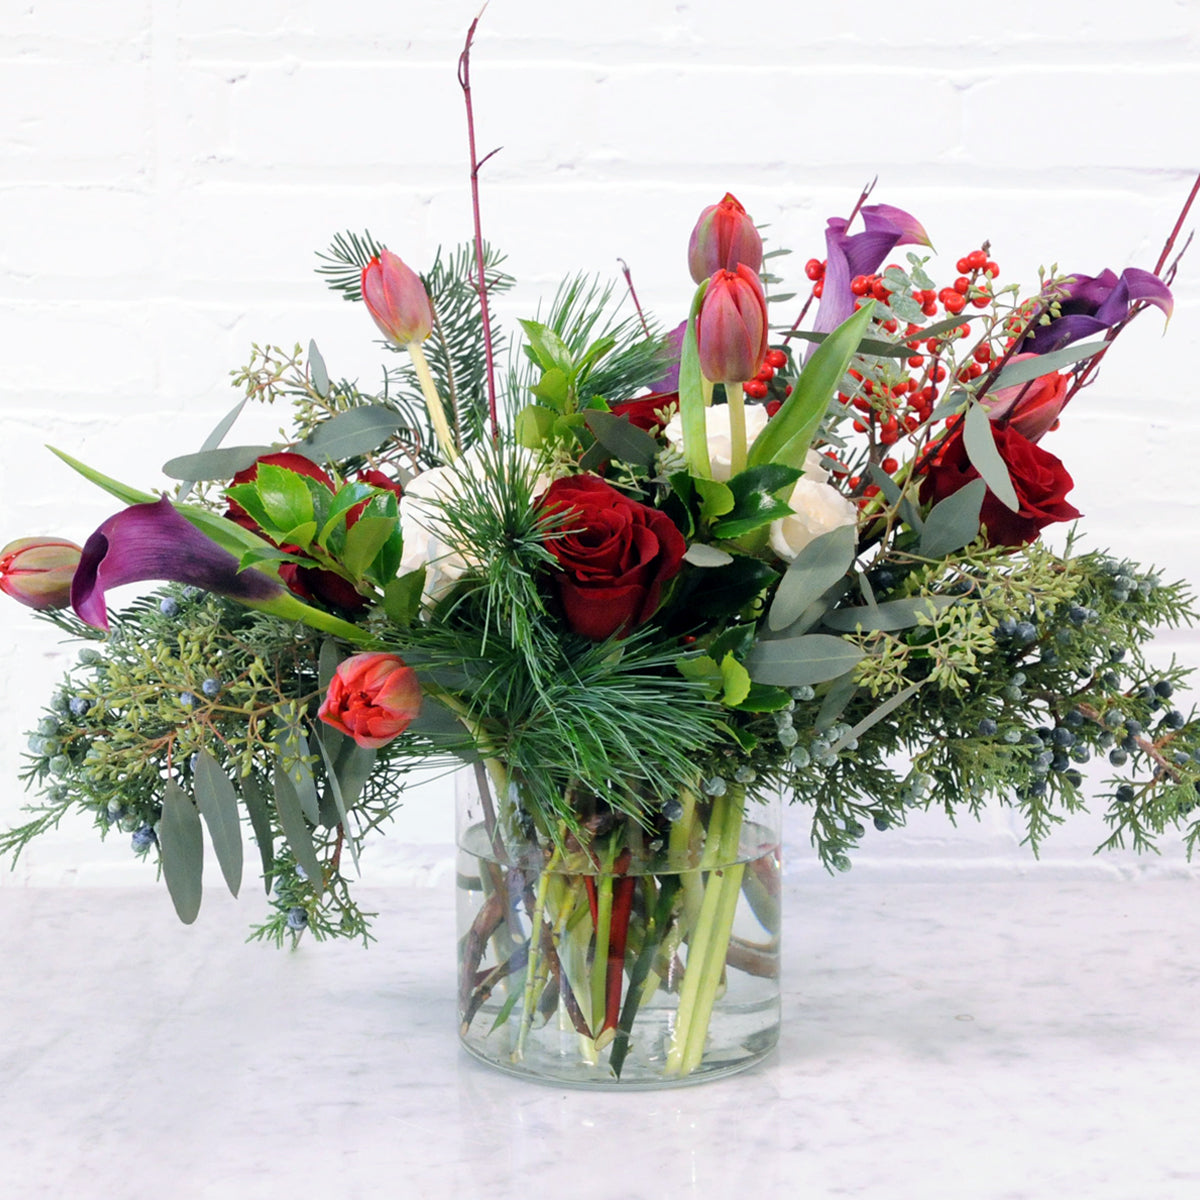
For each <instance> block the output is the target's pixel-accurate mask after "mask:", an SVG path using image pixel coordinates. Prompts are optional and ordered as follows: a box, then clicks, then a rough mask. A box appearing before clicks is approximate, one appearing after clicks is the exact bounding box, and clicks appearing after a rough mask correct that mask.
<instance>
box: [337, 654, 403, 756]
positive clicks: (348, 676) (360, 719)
mask: <svg viewBox="0 0 1200 1200" xmlns="http://www.w3.org/2000/svg"><path fill="white" fill-rule="evenodd" d="M420 711H421V685H420V683H419V682H418V680H417V673H416V671H414V670H413V669H412V667H409V666H406V665H405V662H404V660H403V659H402V658H398V657H397V656H396V655H394V654H379V653H365V654H354V655H352V656H351V657H350V658H348V659H346V661H345V662H343V663H341V664H340V665H339V666H338V668H337V670H336V671H334V673H333V678H332V679H331V680H330V681H329V688H328V690H327V691H326V693H325V699H324V700H323V701H322V703H321V707H320V709H318V711H317V716H318V717H320V718H321V720H322V721H324V722H325V723H326V724H327V725H332V726H333V728H334V729H337V730H340V731H341V732H342V733H344V734H346V736H347V737H352V738H353V739H354V740H355V742H357V743H358V745H360V746H363V747H364V748H366V749H378V748H379V747H380V746H386V745H387V743H388V742H390V741H391V740H392V739H393V738H394V737H397V736H398V735H399V734H401V733H403V732H404V730H406V729H407V728H408V726H409V724H410V723H411V722H412V720H413V718H414V717H416V716H417V714H418V713H419V712H420Z"/></svg>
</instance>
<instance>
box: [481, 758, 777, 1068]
mask: <svg viewBox="0 0 1200 1200" xmlns="http://www.w3.org/2000/svg"><path fill="white" fill-rule="evenodd" d="M498 790H499V789H498V788H497V787H496V786H495V779H494V778H491V777H489V771H488V769H487V767H485V766H484V764H482V763H481V764H478V765H477V767H476V768H475V769H473V770H472V769H468V770H466V771H464V772H463V773H462V774H461V775H460V777H459V784H458V789H457V791H458V868H457V908H458V933H459V945H458V964H459V965H458V969H459V978H458V982H459V987H458V998H459V1033H460V1037H461V1039H462V1042H463V1045H464V1046H465V1047H466V1049H467V1050H468V1051H469V1052H470V1053H471V1054H472V1055H474V1056H475V1057H476V1058H478V1059H481V1060H482V1061H484V1062H486V1063H488V1064H490V1065H491V1066H493V1067H496V1068H498V1069H500V1070H502V1071H505V1072H508V1073H510V1074H514V1075H519V1076H522V1077H525V1078H531V1079H540V1080H542V1081H545V1082H550V1083H555V1084H560V1085H561V1084H567V1085H575V1086H580V1087H601V1088H618V1089H626V1088H650V1087H670V1086H675V1085H679V1084H689V1083H695V1082H699V1081H701V1080H705V1079H712V1078H716V1077H719V1076H722V1075H728V1074H731V1073H733V1072H735V1071H740V1070H743V1069H745V1068H746V1067H748V1066H751V1065H752V1064H753V1063H755V1062H757V1061H758V1060H759V1059H761V1058H762V1057H763V1056H764V1055H766V1054H767V1053H769V1051H770V1050H771V1049H772V1047H773V1046H774V1045H775V1043H776V1041H777V1040H778V1033H779V1009H780V1001H779V925H780V878H779V871H780V854H779V843H780V836H779V823H780V805H779V801H778V799H777V798H776V799H775V800H772V801H767V802H763V801H760V800H758V799H751V798H748V797H747V796H746V795H745V792H744V789H742V788H739V787H737V786H736V785H730V786H728V787H727V789H726V790H725V791H724V792H723V793H722V794H721V795H718V796H714V795H709V794H705V793H704V791H703V790H702V789H701V788H700V787H699V781H697V787H696V789H695V790H694V791H685V792H684V793H683V794H681V795H680V797H679V798H678V800H671V801H668V802H667V803H666V804H663V805H662V806H661V809H660V810H659V811H657V812H648V813H644V814H641V815H640V817H639V818H638V819H634V818H632V817H629V816H625V815H623V814H617V813H613V812H611V811H609V810H608V809H607V808H606V806H605V804H604V801H603V798H602V797H585V798H581V797H579V796H576V795H572V796H569V797H564V806H567V805H569V806H570V807H571V811H572V812H574V813H576V814H577V815H578V820H577V821H572V822H571V823H570V824H572V825H574V826H575V828H574V830H573V831H565V830H564V828H560V829H558V830H557V831H556V833H555V834H554V835H553V836H552V835H550V834H549V833H547V832H546V831H545V830H543V829H539V828H538V825H537V823H536V822H535V821H534V820H533V819H532V817H531V816H530V813H529V810H528V808H527V807H526V806H525V805H524V803H523V798H522V789H521V787H520V784H519V783H514V782H513V781H511V780H506V786H505V787H504V790H503V794H502V795H500V796H497V794H496V793H497V791H498Z"/></svg>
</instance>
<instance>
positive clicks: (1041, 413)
mask: <svg viewBox="0 0 1200 1200" xmlns="http://www.w3.org/2000/svg"><path fill="white" fill-rule="evenodd" d="M1033 357H1034V355H1032V354H1018V355H1016V356H1014V357H1013V358H1011V359H1009V362H1010V363H1015V362H1023V361H1024V360H1025V359H1028V358H1033ZM1069 382H1070V380H1069V378H1068V377H1067V376H1066V375H1060V374H1058V372H1057V371H1051V372H1050V373H1049V374H1048V375H1039V376H1038V378H1037V379H1031V380H1030V381H1029V382H1028V383H1018V384H1014V385H1013V386H1012V387H1006V388H1001V389H1000V390H999V391H996V392H992V393H990V394H989V395H988V396H986V397H985V398H984V400H983V405H984V407H985V408H986V409H987V414H988V417H989V418H990V419H991V420H992V421H999V422H1000V423H1001V424H1003V425H1007V426H1009V427H1010V428H1012V429H1015V430H1016V431H1017V432H1018V433H1019V434H1020V435H1021V436H1022V437H1024V438H1028V439H1029V440H1030V441H1031V442H1037V441H1040V440H1041V437H1042V434H1044V433H1046V432H1047V430H1049V429H1050V428H1051V427H1052V426H1053V425H1054V422H1055V421H1057V420H1058V414H1059V413H1060V412H1062V410H1063V406H1064V405H1065V404H1066V402H1067V385H1068V383H1069ZM993 428H994V427H993Z"/></svg>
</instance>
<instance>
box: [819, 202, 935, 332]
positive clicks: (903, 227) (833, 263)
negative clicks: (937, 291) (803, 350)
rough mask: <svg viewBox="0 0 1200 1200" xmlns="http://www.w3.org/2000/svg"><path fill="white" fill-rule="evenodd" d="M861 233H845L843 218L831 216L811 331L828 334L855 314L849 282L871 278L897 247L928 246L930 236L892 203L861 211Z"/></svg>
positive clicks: (845, 226)
mask: <svg viewBox="0 0 1200 1200" xmlns="http://www.w3.org/2000/svg"><path fill="white" fill-rule="evenodd" d="M861 211H862V218H863V224H864V225H865V226H866V228H865V229H864V230H863V232H862V233H853V234H848V233H847V232H846V229H847V227H848V226H849V224H850V222H849V221H847V220H846V219H845V217H830V218H829V220H828V221H827V222H826V229H825V249H826V262H825V278H824V283H823V287H822V291H821V305H820V307H819V308H818V309H817V319H816V323H815V324H814V326H813V328H814V329H815V331H816V332H817V333H831V332H832V331H833V330H835V329H836V328H837V327H838V326H839V325H841V324H842V322H843V321H845V320H847V318H849V317H850V316H851V314H852V313H853V312H854V301H855V296H854V293H853V292H851V290H850V281H851V280H852V279H853V278H854V277H855V276H856V275H873V274H874V273H875V272H876V271H878V270H879V267H880V265H881V264H882V263H883V260H884V259H885V258H887V256H888V255H889V254H891V252H892V250H893V249H894V248H895V247H896V246H906V245H917V246H928V245H929V244H930V242H929V235H928V234H927V233H926V232H925V229H924V227H923V226H922V225H921V223H920V221H918V220H917V219H916V217H914V216H913V215H912V214H911V213H906V212H905V211H904V209H902V208H896V207H894V206H893V205H891V204H870V205H867V206H866V207H865V208H863V209H862V210H861Z"/></svg>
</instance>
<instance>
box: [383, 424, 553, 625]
mask: <svg viewBox="0 0 1200 1200" xmlns="http://www.w3.org/2000/svg"><path fill="white" fill-rule="evenodd" d="M483 453H484V451H483V447H482V446H480V445H476V446H472V447H471V449H470V450H468V451H467V452H466V453H465V454H464V455H462V457H460V458H458V459H456V460H455V461H454V462H452V463H448V464H447V465H446V466H444V467H431V468H430V469H429V470H428V471H422V472H421V474H420V475H418V476H417V477H416V478H415V479H413V480H412V481H411V482H410V483H408V484H406V485H405V488H404V494H403V496H401V498H400V532H401V533H402V534H403V536H404V551H403V553H402V554H401V557H400V574H401V575H405V574H407V573H408V572H410V571H416V570H418V569H419V568H420V567H424V568H425V588H424V591H423V593H422V596H423V598H424V600H425V603H426V604H432V603H435V602H436V601H438V600H440V599H441V598H442V597H443V596H445V595H446V593H447V592H449V591H450V589H451V588H452V587H453V586H454V585H455V584H456V583H457V582H458V581H459V579H461V578H462V577H463V575H465V574H466V573H467V571H469V570H471V568H472V567H476V566H478V565H479V563H478V559H476V558H475V557H474V556H473V555H471V554H470V553H469V552H466V553H464V551H463V550H462V549H461V548H460V547H453V546H451V545H450V544H449V543H448V542H447V541H446V538H445V536H444V523H443V519H442V509H443V507H444V506H445V504H446V502H447V501H451V500H454V499H455V498H457V497H458V496H459V495H460V494H461V493H460V490H459V489H460V485H461V482H462V480H463V479H465V478H466V477H467V476H473V477H474V478H476V479H479V478H482V476H483V473H484V466H483ZM508 453H510V454H519V455H520V456H521V458H522V460H523V461H524V462H525V463H526V464H527V465H528V464H530V463H531V462H532V460H531V459H530V457H529V455H528V454H526V453H525V452H524V451H511V450H510V451H508ZM549 486H550V479H549V477H548V476H545V475H540V476H538V478H537V479H536V481H535V482H534V486H533V495H534V496H538V495H540V494H541V493H542V492H544V491H545V490H546V488H548V487H549Z"/></svg>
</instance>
